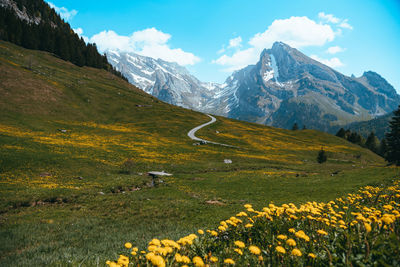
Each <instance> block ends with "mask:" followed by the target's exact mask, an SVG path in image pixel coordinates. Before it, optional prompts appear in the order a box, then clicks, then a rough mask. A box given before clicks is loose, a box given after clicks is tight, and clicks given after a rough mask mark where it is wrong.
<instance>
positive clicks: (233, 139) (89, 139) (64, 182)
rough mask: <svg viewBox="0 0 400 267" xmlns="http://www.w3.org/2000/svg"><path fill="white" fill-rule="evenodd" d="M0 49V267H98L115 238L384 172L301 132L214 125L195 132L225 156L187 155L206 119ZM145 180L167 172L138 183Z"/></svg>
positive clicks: (352, 186) (106, 77)
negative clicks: (153, 182)
mask: <svg viewBox="0 0 400 267" xmlns="http://www.w3.org/2000/svg"><path fill="white" fill-rule="evenodd" d="M0 48H1V49H0V73H1V75H0V95H1V96H2V97H0V115H1V116H0V241H1V242H0V265H1V266H14V265H18V266H32V265H39V266H41V265H48V264H49V265H62V266H68V265H73V266H76V265H79V264H82V265H87V266H92V265H97V264H98V265H104V262H105V260H106V259H112V258H115V257H116V254H115V253H116V251H117V250H118V248H119V247H120V244H121V243H122V242H125V241H134V242H135V243H136V244H138V245H144V244H146V243H147V242H148V241H149V240H150V239H151V238H153V237H159V238H162V237H168V238H178V237H181V236H183V235H185V234H187V233H190V232H193V231H194V230H196V229H197V228H206V227H213V226H214V225H215V224H216V223H218V222H219V221H220V220H221V219H225V218H228V217H230V215H231V214H233V213H235V212H237V211H238V210H240V209H241V206H242V205H243V204H244V203H246V202H251V203H253V204H254V205H255V206H257V205H260V206H261V205H263V204H265V203H268V202H269V201H274V202H275V203H285V202H293V203H301V202H304V201H308V200H315V201H326V200H330V199H333V198H335V197H337V196H339V195H343V194H345V193H348V192H353V191H355V190H357V189H358V188H359V187H360V186H364V185H369V184H379V183H382V182H385V181H387V180H390V179H392V178H393V177H394V176H396V175H397V173H396V171H397V170H396V169H393V168H387V167H385V163H384V161H383V159H382V158H380V157H379V156H377V155H375V154H373V153H372V152H370V151H368V150H365V149H363V148H361V147H358V146H356V145H354V144H351V143H349V142H346V141H345V140H343V139H341V138H337V137H334V136H332V135H329V134H325V133H321V132H318V131H314V130H301V131H288V130H283V129H277V128H272V127H266V126H262V125H258V124H253V123H246V122H241V121H235V120H231V119H226V118H222V117H217V119H218V120H217V122H216V123H214V124H212V125H210V126H209V127H206V128H203V129H201V130H200V131H199V132H198V136H200V137H203V138H205V139H207V140H213V141H216V142H221V143H226V144H231V145H234V146H237V147H238V148H229V147H222V146H217V145H200V146H194V145H193V143H194V142H193V141H192V140H190V139H189V138H188V137H187V135H186V134H187V132H188V131H189V130H190V129H191V128H193V127H195V126H197V125H199V124H202V123H204V122H206V121H208V120H209V118H208V117H207V116H206V115H204V114H201V113H197V112H194V111H191V110H187V109H183V108H179V107H175V106H171V105H168V104H166V103H163V102H161V101H159V100H157V99H155V98H153V97H151V96H149V95H147V94H145V93H143V92H142V91H141V90H139V89H137V88H135V87H134V86H132V85H130V84H128V83H126V82H125V81H123V80H120V79H118V78H116V77H115V76H112V75H111V74H109V73H108V72H106V71H101V70H98V69H92V68H87V67H83V68H79V67H76V66H74V65H72V64H70V63H68V62H65V61H62V60H59V59H57V58H55V57H53V56H52V55H50V54H48V53H44V52H39V51H32V50H26V49H23V48H20V47H18V46H15V45H12V44H10V43H7V42H2V41H0ZM29 57H32V59H33V65H32V68H31V69H29V68H27V67H26V66H27V64H26V62H27V60H26V59H27V58H29ZM140 105H142V106H140ZM143 105H147V106H145V107H143ZM60 130H66V132H63V131H60ZM321 147H324V150H325V151H327V154H328V161H327V162H326V163H324V164H322V165H321V164H318V163H316V157H317V153H318V151H319V150H320V149H321ZM127 159H132V161H133V162H134V164H133V167H132V169H131V172H130V173H129V174H126V173H124V172H123V170H124V169H123V166H122V165H123V163H124V162H125V161H126V160H127ZM224 159H231V160H232V164H225V163H224ZM152 170H165V171H167V172H170V173H173V176H172V177H167V178H163V183H160V185H159V186H158V187H149V185H148V184H149V182H150V178H149V177H148V176H146V175H145V173H146V172H148V171H152ZM333 173H335V174H333ZM332 175H333V176H332Z"/></svg>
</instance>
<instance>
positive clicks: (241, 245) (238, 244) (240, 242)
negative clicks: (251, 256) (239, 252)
mask: <svg viewBox="0 0 400 267" xmlns="http://www.w3.org/2000/svg"><path fill="white" fill-rule="evenodd" d="M234 244H235V246H238V247H239V248H244V247H245V246H246V245H245V244H244V243H243V242H242V241H235V242H234Z"/></svg>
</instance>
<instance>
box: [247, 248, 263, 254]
mask: <svg viewBox="0 0 400 267" xmlns="http://www.w3.org/2000/svg"><path fill="white" fill-rule="evenodd" d="M249 250H250V252H251V253H253V254H254V255H259V254H260V253H261V250H260V249H259V248H258V247H257V246H250V247H249Z"/></svg>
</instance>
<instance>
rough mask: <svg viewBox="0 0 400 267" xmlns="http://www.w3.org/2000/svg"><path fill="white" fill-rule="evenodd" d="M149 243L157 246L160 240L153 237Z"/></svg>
mask: <svg viewBox="0 0 400 267" xmlns="http://www.w3.org/2000/svg"><path fill="white" fill-rule="evenodd" d="M149 245H154V246H158V247H159V246H160V245H161V242H160V240H158V239H156V238H154V239H153V240H151V241H150V243H149Z"/></svg>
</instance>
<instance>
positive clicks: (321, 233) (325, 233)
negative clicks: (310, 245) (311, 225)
mask: <svg viewBox="0 0 400 267" xmlns="http://www.w3.org/2000/svg"><path fill="white" fill-rule="evenodd" d="M317 233H318V234H319V235H328V233H327V232H325V231H324V230H321V229H320V230H317Z"/></svg>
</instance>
